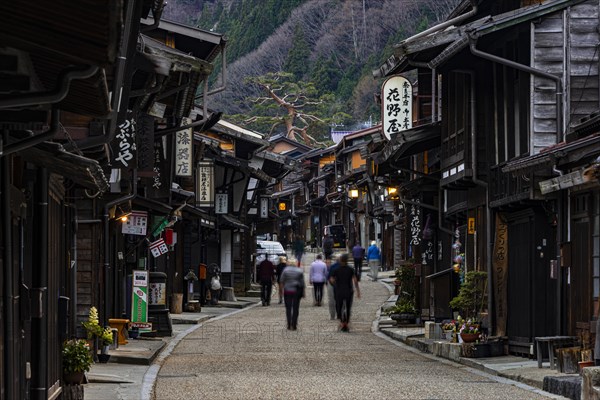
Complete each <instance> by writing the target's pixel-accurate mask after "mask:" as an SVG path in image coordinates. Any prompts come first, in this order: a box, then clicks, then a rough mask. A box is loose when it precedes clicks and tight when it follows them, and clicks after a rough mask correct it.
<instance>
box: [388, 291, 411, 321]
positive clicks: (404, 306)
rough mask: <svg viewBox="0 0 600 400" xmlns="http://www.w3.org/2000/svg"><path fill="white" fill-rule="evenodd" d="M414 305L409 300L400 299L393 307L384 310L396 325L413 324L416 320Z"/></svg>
mask: <svg viewBox="0 0 600 400" xmlns="http://www.w3.org/2000/svg"><path fill="white" fill-rule="evenodd" d="M416 312H417V310H416V309H415V305H414V303H413V302H412V301H411V300H410V299H402V298H401V299H400V300H399V301H398V302H397V303H396V304H395V305H394V306H392V307H391V308H389V309H387V310H386V314H387V315H389V316H390V318H391V319H393V320H394V321H396V323H397V324H398V325H401V324H414V323H415V320H416Z"/></svg>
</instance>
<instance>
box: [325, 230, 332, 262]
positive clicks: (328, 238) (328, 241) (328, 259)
mask: <svg viewBox="0 0 600 400" xmlns="http://www.w3.org/2000/svg"><path fill="white" fill-rule="evenodd" d="M332 254H333V238H332V237H331V236H330V235H328V234H326V235H325V237H324V238H323V255H324V256H325V264H326V265H327V266H328V267H329V266H330V265H331V256H332Z"/></svg>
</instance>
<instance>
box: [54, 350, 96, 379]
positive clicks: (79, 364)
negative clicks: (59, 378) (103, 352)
mask: <svg viewBox="0 0 600 400" xmlns="http://www.w3.org/2000/svg"><path fill="white" fill-rule="evenodd" d="M92 362H93V360H92V355H91V353H90V346H89V344H88V342H87V341H86V340H85V339H72V340H67V341H66V342H65V343H64V344H63V349H62V365H63V380H64V381H65V383H67V384H71V385H80V384H81V383H82V382H83V378H84V376H85V373H86V372H87V371H89V370H90V366H91V365H92Z"/></svg>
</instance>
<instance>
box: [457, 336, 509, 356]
mask: <svg viewBox="0 0 600 400" xmlns="http://www.w3.org/2000/svg"><path fill="white" fill-rule="evenodd" d="M462 355H463V357H467V358H483V357H499V356H503V355H504V342H503V341H502V340H493V341H490V342H485V343H463V344H462Z"/></svg>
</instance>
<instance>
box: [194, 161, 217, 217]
mask: <svg viewBox="0 0 600 400" xmlns="http://www.w3.org/2000/svg"><path fill="white" fill-rule="evenodd" d="M213 182H214V166H213V163H212V160H211V161H200V162H199V163H198V169H197V171H196V205H197V206H198V207H212V205H213V190H214V189H213Z"/></svg>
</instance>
